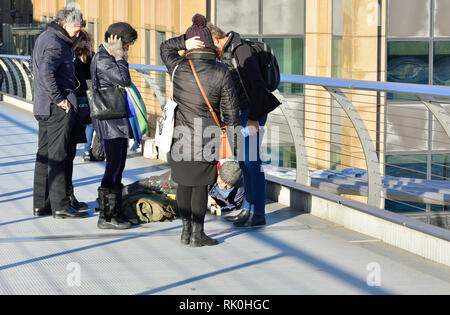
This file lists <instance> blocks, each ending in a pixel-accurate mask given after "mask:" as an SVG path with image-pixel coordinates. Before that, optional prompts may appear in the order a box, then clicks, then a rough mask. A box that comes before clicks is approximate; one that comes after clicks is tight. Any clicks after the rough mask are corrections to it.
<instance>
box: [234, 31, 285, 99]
mask: <svg viewBox="0 0 450 315" xmlns="http://www.w3.org/2000/svg"><path fill="white" fill-rule="evenodd" d="M242 43H243V45H248V46H250V47H251V49H252V51H253V54H255V55H256V56H257V58H258V61H259V69H260V71H261V74H262V76H263V79H264V82H265V83H266V88H267V91H268V92H273V91H275V90H276V89H277V88H278V86H279V85H280V81H281V76H280V68H279V66H278V61H277V57H275V54H274V53H273V50H272V48H270V46H269V45H268V44H267V43H263V42H255V41H251V40H248V39H245V40H242ZM233 55H234V51H233ZM233 59H234V57H233ZM233 66H234V67H235V68H236V70H237V72H238V74H239V77H240V79H241V83H242V84H243V82H242V78H241V75H240V73H239V70H238V69H237V66H238V63H237V62H236V61H235V60H234V61H233ZM244 89H245V88H244ZM246 93H247V92H246Z"/></svg>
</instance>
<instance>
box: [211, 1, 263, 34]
mask: <svg viewBox="0 0 450 315" xmlns="http://www.w3.org/2000/svg"><path fill="white" fill-rule="evenodd" d="M216 10H217V17H216V23H217V26H219V27H220V28H221V29H223V30H224V31H225V32H228V31H231V30H234V31H236V32H238V33H240V34H258V33H259V27H258V24H259V0H246V1H240V0H217V1H216Z"/></svg>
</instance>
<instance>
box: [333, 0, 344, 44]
mask: <svg viewBox="0 0 450 315" xmlns="http://www.w3.org/2000/svg"><path fill="white" fill-rule="evenodd" d="M343 5H344V4H343V0H333V35H338V36H342V34H343V12H344V11H343Z"/></svg>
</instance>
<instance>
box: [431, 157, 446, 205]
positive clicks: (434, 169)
mask: <svg viewBox="0 0 450 315" xmlns="http://www.w3.org/2000/svg"><path fill="white" fill-rule="evenodd" d="M431 161H432V164H431V179H432V180H447V181H448V180H449V179H450V154H433V155H432V157H431ZM430 208H431V211H433V212H434V211H436V212H439V211H448V210H449V209H448V206H442V205H431V207H430Z"/></svg>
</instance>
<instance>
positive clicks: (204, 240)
mask: <svg viewBox="0 0 450 315" xmlns="http://www.w3.org/2000/svg"><path fill="white" fill-rule="evenodd" d="M217 244H219V242H218V241H217V240H215V239H213V238H210V237H209V236H207V235H206V234H205V232H204V231H203V222H192V233H191V238H190V239H189V246H191V247H200V246H214V245H217Z"/></svg>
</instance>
